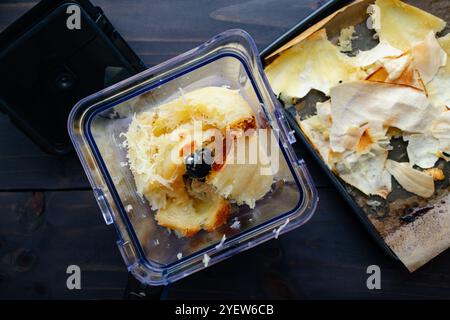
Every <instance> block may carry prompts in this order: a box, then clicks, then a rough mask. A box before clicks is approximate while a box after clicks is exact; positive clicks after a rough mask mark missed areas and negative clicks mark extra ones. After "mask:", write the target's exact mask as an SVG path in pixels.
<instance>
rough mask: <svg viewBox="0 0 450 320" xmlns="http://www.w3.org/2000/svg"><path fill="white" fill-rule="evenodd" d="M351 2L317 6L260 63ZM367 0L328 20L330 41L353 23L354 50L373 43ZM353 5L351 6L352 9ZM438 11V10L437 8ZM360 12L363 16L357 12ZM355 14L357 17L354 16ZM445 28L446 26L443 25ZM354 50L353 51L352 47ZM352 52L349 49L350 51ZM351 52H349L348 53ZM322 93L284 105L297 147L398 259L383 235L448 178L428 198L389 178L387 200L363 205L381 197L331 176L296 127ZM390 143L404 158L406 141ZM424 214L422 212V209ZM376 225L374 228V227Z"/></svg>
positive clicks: (442, 189) (427, 5) (444, 188)
mask: <svg viewBox="0 0 450 320" xmlns="http://www.w3.org/2000/svg"><path fill="white" fill-rule="evenodd" d="M352 2H353V1H339V0H333V1H329V2H327V3H326V4H325V5H323V6H322V7H320V8H319V9H318V10H317V11H315V12H314V13H313V14H311V15H310V16H308V17H307V18H306V19H304V20H302V21H301V22H300V23H298V24H297V25H295V26H294V27H293V28H291V29H290V30H289V31H288V32H286V33H285V34H283V35H282V36H281V37H279V38H278V39H276V40H275V41H274V42H273V43H271V44H270V45H269V46H268V47H267V48H266V49H265V50H263V51H262V52H261V59H262V62H263V65H264V66H265V65H267V64H268V63H269V62H270V61H271V59H272V57H271V55H273V53H274V52H275V51H277V50H278V49H280V48H281V47H282V46H283V45H285V44H286V43H288V42H289V41H291V40H292V39H294V38H295V37H297V36H299V35H300V34H301V33H303V32H304V31H306V30H307V29H308V28H310V27H311V26H313V25H315V24H317V23H318V22H320V21H321V20H323V19H325V18H327V17H328V16H330V15H331V14H333V13H335V12H336V11H338V10H339V9H341V8H343V7H344V6H346V5H348V4H350V3H352ZM367 2H368V1H359V3H357V4H355V5H354V6H352V8H351V10H349V11H350V12H348V11H346V12H347V13H348V14H347V15H344V16H343V15H339V16H335V17H334V18H332V19H331V20H330V21H328V22H327V23H326V24H325V26H326V29H327V33H328V35H329V39H330V41H332V42H333V43H336V40H337V37H338V36H339V31H340V30H341V29H342V28H344V27H347V26H350V25H354V26H355V28H356V33H357V35H358V39H357V40H355V41H354V42H353V44H354V51H356V50H358V49H359V50H367V49H370V48H372V47H373V46H375V45H376V43H377V42H376V40H374V39H373V31H370V30H368V29H367V28H365V23H366V19H367V14H366V13H365V11H364V12H363V10H362V9H363V8H365V7H364V6H367ZM403 2H406V3H409V4H412V5H414V6H416V7H419V8H421V9H423V10H425V11H427V12H430V13H432V14H434V15H436V16H439V17H440V18H443V19H445V20H447V22H448V19H446V18H448V17H443V16H442V12H439V8H442V6H440V5H436V6H433V2H434V4H436V3H438V2H440V1H439V0H436V1H426V2H425V1H415V0H413V1H403ZM353 7H354V8H353ZM441 10H442V9H441ZM362 12H363V13H364V14H365V15H363V14H361V13H362ZM358 14H359V16H358ZM447 29H448V26H447ZM447 29H446V30H444V33H446V32H447ZM355 49H356V50H355ZM354 53H355V52H353V54H354ZM350 54H352V53H350ZM324 100H325V95H323V94H322V93H320V92H317V91H314V90H313V91H311V92H310V93H309V94H308V95H307V96H306V97H305V98H303V99H300V100H298V101H297V102H296V103H295V105H294V106H286V108H285V113H286V118H287V119H288V120H289V123H290V125H291V127H292V129H294V130H295V132H296V133H297V136H298V138H299V140H300V144H301V147H303V148H304V149H306V150H307V152H308V153H310V154H311V155H312V157H313V158H314V159H315V161H317V162H318V164H319V165H320V167H321V168H322V169H323V171H324V172H325V174H326V175H327V176H328V177H329V179H330V180H331V182H332V184H333V185H334V186H335V187H336V189H337V190H338V192H339V193H340V194H341V195H342V197H343V198H344V199H345V200H346V202H347V203H348V204H349V205H350V207H351V208H352V210H353V212H354V213H355V214H356V215H357V217H358V218H359V219H360V221H361V222H362V223H363V225H364V226H365V227H366V229H367V230H368V231H369V233H370V234H371V236H372V237H373V238H374V239H375V241H376V242H377V243H378V244H379V245H380V246H381V247H382V248H383V249H384V251H385V252H386V253H387V254H388V255H389V256H391V257H392V258H395V259H399V258H398V257H397V255H396V254H395V253H394V252H393V250H391V248H390V247H389V246H388V245H387V244H386V242H385V240H384V237H386V236H387V235H388V234H389V233H390V232H393V231H395V230H396V228H400V226H402V225H405V224H408V223H410V222H413V221H410V220H413V219H410V220H408V218H411V212H412V211H413V210H420V209H421V208H424V207H426V206H427V204H428V203H430V202H428V201H431V202H433V200H434V201H435V202H436V201H437V199H436V198H438V197H439V196H442V195H443V194H445V193H448V187H449V183H448V179H445V180H444V181H443V182H437V183H436V191H437V192H436V196H433V197H432V198H431V199H422V198H420V197H418V196H415V195H412V194H410V193H408V192H407V191H405V190H404V189H402V188H400V187H399V185H398V183H397V182H396V181H395V180H393V185H392V186H393V187H392V190H393V191H392V192H391V194H390V195H389V196H388V199H387V201H384V202H382V205H381V206H380V207H377V208H374V207H372V206H370V205H368V204H367V201H368V200H372V199H374V198H376V200H381V198H379V197H368V196H366V195H365V194H363V193H362V192H360V191H359V190H357V189H356V188H354V187H352V186H350V185H348V184H346V183H345V182H343V181H342V180H341V179H340V178H339V177H337V176H336V175H334V174H333V173H332V172H331V171H330V170H329V168H328V167H327V165H326V164H325V163H324V162H323V160H322V159H321V157H320V156H319V154H318V152H316V150H315V148H314V147H313V145H312V144H310V142H309V140H308V139H307V137H306V136H305V135H304V134H303V132H302V130H301V129H300V127H299V125H298V124H297V121H296V119H295V115H296V114H297V113H298V114H299V115H300V117H301V118H303V117H305V116H309V115H311V114H312V113H313V111H314V110H315V104H316V102H317V101H324ZM391 145H393V146H394V150H392V151H391V152H390V153H389V158H390V159H394V160H397V161H407V159H408V158H407V155H406V143H405V142H403V141H402V139H401V138H399V139H394V140H391ZM436 166H439V167H441V168H442V169H443V171H444V173H445V175H446V177H448V176H449V175H450V166H449V165H448V163H445V161H443V160H439V162H438V163H437V164H436ZM369 203H370V202H369ZM425 213H426V212H425ZM374 224H377V228H376V227H375V226H374Z"/></svg>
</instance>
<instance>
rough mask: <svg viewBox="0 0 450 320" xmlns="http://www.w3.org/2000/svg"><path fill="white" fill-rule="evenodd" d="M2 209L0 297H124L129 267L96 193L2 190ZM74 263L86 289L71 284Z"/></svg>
mask: <svg viewBox="0 0 450 320" xmlns="http://www.w3.org/2000/svg"><path fill="white" fill-rule="evenodd" d="M36 194H38V195H36ZM39 194H40V195H39ZM42 200H43V201H44V203H42V202H41V201H42ZM80 204H82V205H80ZM0 211H1V215H0V244H1V245H0V298H12V299H15V298H32V299H44V298H45V299H47V298H58V299H80V298H91V299H92V298H96V299H100V298H115V299H121V298H122V297H123V289H124V287H125V285H126V281H127V270H126V267H125V265H124V263H123V260H122V258H121V256H120V253H119V251H118V249H117V246H116V245H115V241H116V234H115V232H114V228H113V227H111V226H110V227H108V226H106V225H105V223H104V221H103V219H102V217H101V214H100V211H99V209H98V206H97V204H96V202H95V200H94V198H93V195H92V193H91V192H88V191H78V192H64V191H63V192H49V193H29V192H12V193H7V192H2V193H0ZM7 230H15V233H12V234H11V233H8V232H7ZM72 264H74V265H78V266H80V268H81V290H68V289H67V287H66V279H67V276H68V275H67V274H66V269H67V267H68V266H69V265H72Z"/></svg>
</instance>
